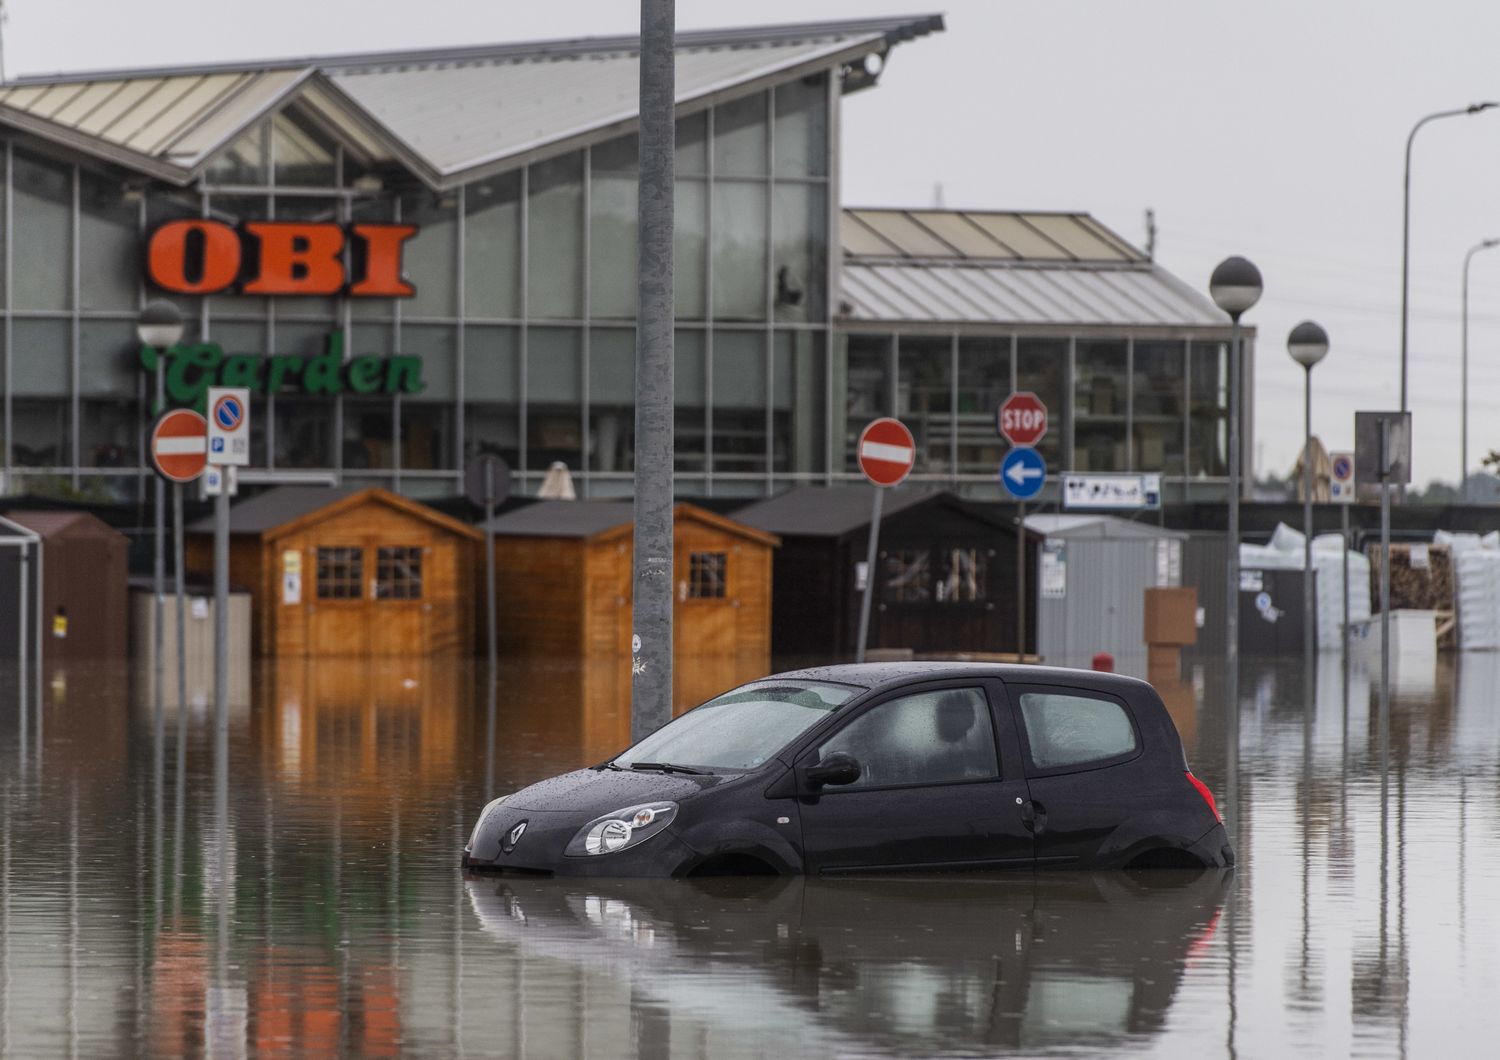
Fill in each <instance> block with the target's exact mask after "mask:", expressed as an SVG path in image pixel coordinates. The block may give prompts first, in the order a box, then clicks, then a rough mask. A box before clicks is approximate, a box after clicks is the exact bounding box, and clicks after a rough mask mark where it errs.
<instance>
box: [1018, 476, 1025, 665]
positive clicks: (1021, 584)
mask: <svg viewBox="0 0 1500 1060" xmlns="http://www.w3.org/2000/svg"><path fill="white" fill-rule="evenodd" d="M1025 661H1026V502H1024V501H1020V502H1018V503H1017V504H1016V662H1018V663H1019V662H1025Z"/></svg>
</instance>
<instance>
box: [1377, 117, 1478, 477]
mask: <svg viewBox="0 0 1500 1060" xmlns="http://www.w3.org/2000/svg"><path fill="white" fill-rule="evenodd" d="M1491 107H1500V103H1495V102H1484V103H1470V104H1469V105H1468V106H1467V107H1460V108H1458V109H1456V110H1439V111H1434V112H1433V113H1431V114H1429V115H1427V116H1426V117H1424V118H1422V119H1420V120H1419V121H1418V122H1417V123H1416V124H1415V125H1413V126H1412V127H1411V132H1409V133H1408V134H1407V136H1406V172H1405V176H1404V180H1403V183H1402V187H1401V411H1402V412H1406V411H1407V402H1406V320H1407V298H1408V294H1409V291H1410V287H1411V284H1410V276H1411V257H1410V250H1411V145H1412V141H1414V140H1415V139H1416V138H1417V133H1418V132H1419V131H1420V130H1421V128H1422V126H1424V125H1426V124H1427V123H1428V122H1431V121H1437V120H1438V119H1439V118H1461V117H1464V116H1465V115H1469V114H1478V113H1480V112H1481V111H1486V110H1489V109H1490V108H1491ZM1402 489H1403V490H1404V489H1405V487H1402ZM1403 495H1404V494H1403Z"/></svg>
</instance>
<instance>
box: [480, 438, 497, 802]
mask: <svg viewBox="0 0 1500 1060" xmlns="http://www.w3.org/2000/svg"><path fill="white" fill-rule="evenodd" d="M494 521H495V464H494V462H493V461H490V460H486V461H485V463H484V612H485V614H484V619H485V629H486V630H487V631H488V633H489V636H488V637H486V638H485V643H486V645H488V649H487V655H488V656H489V661H490V676H489V681H490V685H491V687H493V686H494V684H495V666H496V664H497V663H498V661H499V649H498V648H497V647H496V646H495V637H496V636H497V635H498V631H497V629H496V616H495V528H494V527H493V526H491V525H490V524H491V523H493V522H494ZM486 790H488V789H486Z"/></svg>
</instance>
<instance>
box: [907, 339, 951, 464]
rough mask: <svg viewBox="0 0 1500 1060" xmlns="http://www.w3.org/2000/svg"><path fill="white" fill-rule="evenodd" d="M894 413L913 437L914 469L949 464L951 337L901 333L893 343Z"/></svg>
mask: <svg viewBox="0 0 1500 1060" xmlns="http://www.w3.org/2000/svg"><path fill="white" fill-rule="evenodd" d="M896 352H897V358H898V360H897V373H898V374H897V377H896V416H897V418H898V419H900V420H901V422H902V423H904V424H906V426H907V428H908V429H910V431H911V433H912V435H913V436H914V437H915V438H916V441H917V459H916V463H915V465H913V467H912V470H913V471H915V472H917V473H919V474H920V473H923V472H944V471H948V470H950V469H951V467H952V466H953V460H952V453H951V451H950V449H949V440H950V439H951V437H952V430H953V414H952V410H953V394H952V392H951V390H950V388H949V383H950V381H951V380H952V378H953V340H952V339H950V338H949V337H948V336H946V335H942V336H933V337H930V338H929V337H923V336H916V337H909V336H906V335H903V336H901V340H900V342H899V343H898V344H897V351H896Z"/></svg>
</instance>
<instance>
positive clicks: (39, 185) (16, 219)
mask: <svg viewBox="0 0 1500 1060" xmlns="http://www.w3.org/2000/svg"><path fill="white" fill-rule="evenodd" d="M14 179H15V185H14V189H15V205H14V208H13V210H12V222H13V224H14V225H15V233H14V240H15V248H16V250H15V254H14V262H15V264H14V268H13V272H14V275H15V308H16V309H69V308H71V307H72V304H73V303H72V286H73V274H72V269H71V268H70V263H71V262H72V260H73V218H72V214H73V170H72V167H71V166H64V165H59V164H57V163H55V162H48V161H44V160H43V159H40V158H33V157H32V156H30V155H28V154H26V152H24V151H20V150H17V151H16V152H15V178H14Z"/></svg>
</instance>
